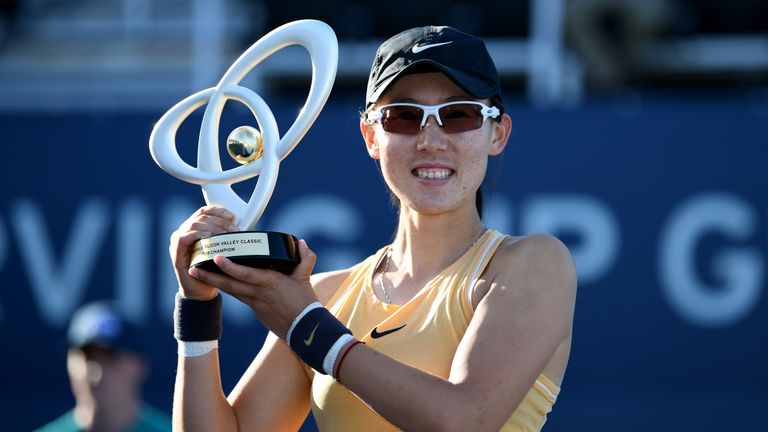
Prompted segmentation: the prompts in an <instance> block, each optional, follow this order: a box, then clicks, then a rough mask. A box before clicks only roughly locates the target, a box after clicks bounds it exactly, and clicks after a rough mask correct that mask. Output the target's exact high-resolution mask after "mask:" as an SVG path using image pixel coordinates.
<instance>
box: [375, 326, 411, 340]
mask: <svg viewBox="0 0 768 432" xmlns="http://www.w3.org/2000/svg"><path fill="white" fill-rule="evenodd" d="M406 325H407V324H403V325H401V326H400V327H395V328H393V329H389V330H384V331H383V332H381V333H379V330H378V327H374V328H373V330H371V337H372V338H374V339H378V338H380V337H382V336H386V335H388V334H390V333H394V332H396V331H398V330H400V329H402V328H403V327H405V326H406Z"/></svg>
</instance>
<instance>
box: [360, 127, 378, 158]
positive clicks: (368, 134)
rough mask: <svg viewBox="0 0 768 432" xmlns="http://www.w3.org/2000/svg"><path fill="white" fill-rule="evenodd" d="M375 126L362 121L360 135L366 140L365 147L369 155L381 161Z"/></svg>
mask: <svg viewBox="0 0 768 432" xmlns="http://www.w3.org/2000/svg"><path fill="white" fill-rule="evenodd" d="M375 128H376V127H375V125H373V124H370V123H368V122H366V121H365V120H360V133H361V134H362V135H363V140H365V147H366V148H367V149H368V155H369V156H370V157H372V158H373V159H379V158H380V155H379V144H378V143H377V142H376V130H375Z"/></svg>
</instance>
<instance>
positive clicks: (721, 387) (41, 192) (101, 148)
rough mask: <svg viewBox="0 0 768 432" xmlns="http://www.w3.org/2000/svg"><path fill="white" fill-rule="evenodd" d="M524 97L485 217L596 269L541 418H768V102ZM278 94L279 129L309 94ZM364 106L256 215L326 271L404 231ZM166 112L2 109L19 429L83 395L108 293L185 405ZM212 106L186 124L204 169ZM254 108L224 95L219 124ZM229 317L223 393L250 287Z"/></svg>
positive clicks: (8, 292)
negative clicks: (302, 241)
mask: <svg viewBox="0 0 768 432" xmlns="http://www.w3.org/2000/svg"><path fill="white" fill-rule="evenodd" d="M508 100H509V102H508V110H509V112H510V114H511V115H512V118H513V122H514V132H513V134H512V138H511V141H510V144H509V146H508V148H507V150H506V152H505V154H504V156H503V158H502V160H500V161H499V160H498V159H497V160H496V162H498V163H497V164H495V165H494V166H493V167H492V169H491V170H490V173H489V182H488V184H487V185H486V189H485V190H486V195H487V196H488V200H487V215H486V222H487V223H488V224H489V225H490V226H492V227H494V228H497V229H501V230H504V231H507V232H511V233H516V234H521V233H526V232H532V231H548V232H552V233H553V234H555V235H557V236H559V237H560V238H561V239H563V240H564V241H565V242H566V244H567V245H568V246H569V248H570V249H571V251H572V252H573V254H574V257H575V258H576V262H577V267H578V269H579V273H580V286H579V294H578V300H577V307H576V318H575V325H574V339H573V340H574V342H573V351H572V357H571V363H570V366H569V369H568V373H567V375H566V379H565V382H564V385H563V391H562V393H561V396H560V398H559V400H558V402H557V404H556V405H555V409H554V411H553V413H552V415H551V416H550V420H549V422H548V424H547V427H546V428H545V430H548V431H565V430H569V431H570V430H622V431H645V430H670V431H671V430H698V431H715V430H717V431H719V430H768V417H766V416H764V415H761V410H762V409H763V408H764V407H765V406H766V402H768V397H766V395H765V392H764V389H765V387H766V384H768V372H766V368H765V365H766V364H768V348H767V347H766V340H768V338H767V337H766V336H768V318H767V316H768V315H767V314H766V306H767V302H766V289H767V288H768V283H767V282H766V280H767V279H766V278H767V277H768V275H766V271H765V267H766V264H767V263H768V258H766V257H767V256H768V230H767V229H766V226H767V225H768V198H767V197H766V190H767V188H766V186H768V174H766V169H765V162H766V160H768V148H767V143H768V132H766V126H765V124H766V121H767V120H768V104H766V103H765V102H764V101H763V102H759V101H755V100H752V99H749V98H747V97H745V96H743V95H741V94H728V95H722V94H717V95H715V94H703V95H702V94H697V95H695V96H692V95H681V94H662V95H645V96H637V97H635V98H632V99H624V100H605V101H599V100H593V101H591V102H587V103H585V104H583V105H581V106H580V107H579V108H578V109H575V110H572V111H548V112H540V111H533V110H530V109H529V108H528V107H527V106H526V105H525V104H524V103H523V102H521V101H517V100H515V98H514V97H509V98H508ZM270 103H271V106H272V108H273V110H274V112H275V114H276V117H277V118H278V122H279V123H280V125H281V131H283V132H284V131H285V130H286V129H287V128H288V127H289V126H290V124H291V123H292V119H293V116H294V115H295V113H296V111H297V109H298V107H299V106H300V105H301V101H294V100H281V101H270ZM359 108H360V107H359V101H358V100H357V99H347V98H346V97H339V96H335V97H332V98H331V101H330V102H329V104H328V105H327V106H326V108H325V110H324V111H323V113H322V114H321V115H320V117H319V119H318V121H317V123H316V124H315V126H313V128H312V129H311V131H310V132H309V133H308V135H307V136H306V137H305V139H304V140H303V142H302V143H301V144H300V145H299V146H298V147H297V149H296V151H294V152H293V153H292V154H291V155H289V156H288V157H287V158H286V159H285V160H284V161H283V163H282V165H281V170H280V175H279V178H278V182H277V187H276V189H275V193H274V195H273V197H272V200H271V201H270V204H269V206H268V207H267V211H266V213H265V215H264V217H263V220H262V222H261V223H260V227H261V228H266V229H277V230H283V231H288V232H291V233H294V234H296V235H298V236H300V237H304V238H306V239H307V240H308V242H309V245H310V247H312V248H313V249H314V250H315V251H316V252H317V253H318V255H319V263H318V267H317V270H328V269H332V268H338V267H340V266H346V265H349V264H352V263H354V262H356V261H357V260H360V259H361V258H363V257H365V256H367V255H368V254H369V253H371V252H373V251H374V250H375V249H377V248H379V247H380V246H382V245H383V244H385V243H386V242H388V239H389V238H390V237H391V234H392V232H393V229H394V226H395V213H394V211H393V210H392V208H391V206H390V205H389V202H388V197H387V194H386V192H385V187H384V184H383V181H382V180H381V179H380V175H379V173H378V171H377V168H376V165H375V164H374V163H373V162H372V161H371V160H370V159H368V157H367V155H366V153H365V149H364V146H363V143H362V140H361V139H360V138H359V133H358V128H357V111H358V109H359ZM161 114H162V113H161V112H144V113H136V114H119V115H118V114H114V115H111V114H103V113H101V114H88V113H81V114H69V113H68V114H64V115H59V114H55V113H51V114H49V115H44V114H34V115H22V114H19V115H15V114H2V115H0V140H2V148H3V150H4V157H3V158H2V161H3V165H4V166H3V169H2V174H0V175H1V176H2V184H3V186H2V188H1V189H0V277H1V278H2V285H1V286H2V288H1V289H0V340H2V341H3V350H2V353H3V354H2V356H1V357H0V365H1V366H2V370H3V371H4V373H3V381H4V382H3V385H2V387H1V390H0V406H3V412H4V420H5V421H4V423H5V426H4V428H3V429H5V430H29V429H31V428H33V427H35V426H39V425H40V424H41V423H43V422H45V421H47V420H49V419H52V418H54V417H55V416H57V415H58V414H60V413H61V412H63V411H64V410H65V409H67V408H68V407H69V406H71V404H72V403H73V400H72V397H71V395H70V393H69V388H68V382H67V378H66V371H65V352H66V346H65V342H64V334H65V330H66V323H67V321H68V319H69V317H70V316H71V313H72V312H73V310H74V309H75V308H76V307H77V306H78V305H80V304H82V303H84V302H86V301H89V300H93V299H102V298H114V299H118V301H120V303H121V304H122V305H123V306H124V307H125V309H126V311H127V312H128V313H130V314H131V316H132V317H133V319H134V320H135V321H136V323H137V324H138V325H139V326H140V328H141V329H142V334H143V336H144V343H145V344H146V347H147V349H148V350H149V357H150V360H151V362H152V365H153V369H152V374H151V376H150V379H149V381H148V383H147V386H146V387H145V396H146V399H147V400H148V401H150V402H151V403H152V404H153V405H155V406H157V407H159V408H162V409H165V410H170V405H171V398H172V387H173V379H174V370H175V361H176V356H175V349H176V344H175V341H174V340H173V338H172V328H171V313H172V301H173V295H174V291H175V289H176V287H175V282H174V279H173V275H172V273H171V269H170V264H169V261H168V258H167V244H168V240H167V239H168V235H169V233H170V232H171V231H172V229H173V228H174V227H175V226H177V225H178V223H179V222H180V221H181V220H182V219H184V218H185V217H186V215H187V214H188V213H190V212H191V211H192V210H194V209H195V208H196V207H198V206H200V205H202V204H203V203H202V195H201V193H200V190H199V188H198V187H197V186H193V185H188V184H185V183H182V182H180V181H179V180H176V179H174V178H172V177H170V176H169V175H168V174H166V173H164V172H163V171H162V170H160V168H158V167H157V166H156V165H155V164H154V162H153V161H152V159H151V158H150V156H149V152H148V147H147V139H148V137H149V133H150V131H151V129H152V126H153V123H154V122H155V121H156V120H157V119H158V118H159V117H160V115H161ZM200 117H201V115H200V113H196V115H194V116H193V117H192V118H190V119H189V120H188V121H187V122H186V123H185V125H184V126H183V127H182V129H181V130H180V132H179V136H178V143H179V148H180V152H181V153H182V155H183V156H184V157H185V158H186V159H187V160H188V161H190V162H193V161H194V157H195V156H194V155H195V152H196V141H197V133H198V127H199V121H200ZM248 122H252V120H251V119H250V118H249V117H248V116H247V115H246V113H245V112H244V110H242V109H240V108H239V107H235V106H232V107H229V106H228V109H227V110H226V112H225V116H224V121H223V125H222V130H221V134H222V136H223V137H224V136H226V134H227V133H228V132H229V131H230V130H231V129H233V128H234V127H236V126H238V125H240V124H244V123H248ZM222 152H223V150H222ZM224 157H226V154H225V153H223V156H222V158H224ZM228 163H229V162H226V161H225V164H228ZM230 166H231V165H230ZM252 185H253V183H251V184H245V185H242V187H240V188H239V190H240V191H241V192H244V193H248V194H249V193H250V190H252ZM230 300H231V299H230ZM225 315H226V317H225V333H224V337H223V339H222V341H221V357H222V368H223V374H224V376H223V379H224V385H225V391H228V390H229V389H231V388H232V386H233V385H234V384H235V382H236V380H237V378H238V377H239V376H240V374H241V373H242V372H243V371H244V370H245V368H246V366H247V365H248V363H249V362H250V360H251V359H252V357H253V356H254V355H255V353H256V352H257V351H258V349H259V348H260V346H261V342H262V340H263V336H264V331H263V328H262V327H261V326H260V324H258V322H257V321H256V320H255V318H253V316H252V315H251V313H250V311H248V310H247V309H245V308H244V307H242V306H240V305H238V304H237V303H236V302H234V301H229V302H228V303H227V304H226V305H225Z"/></svg>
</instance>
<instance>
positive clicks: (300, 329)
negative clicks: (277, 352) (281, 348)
mask: <svg viewBox="0 0 768 432" xmlns="http://www.w3.org/2000/svg"><path fill="white" fill-rule="evenodd" d="M345 334H352V332H351V331H349V329H348V328H346V327H345V326H344V324H342V323H341V322H340V321H339V320H337V319H336V317H335V316H333V315H332V314H331V313H330V312H329V311H328V309H326V308H322V307H319V308H315V309H312V310H311V311H309V312H308V313H307V314H306V315H304V316H303V317H302V318H301V319H300V320H299V322H298V323H296V327H295V328H294V329H293V332H292V333H291V340H289V341H288V345H290V346H291V349H292V350H293V352H295V353H296V355H298V356H299V358H300V359H301V360H302V361H303V362H304V363H306V364H308V365H309V366H311V367H312V369H314V370H316V371H317V372H319V373H321V374H323V375H327V373H326V372H325V370H324V369H323V360H325V356H326V355H328V351H330V350H331V347H333V344H335V343H336V341H337V340H339V338H340V337H341V336H343V335H345Z"/></svg>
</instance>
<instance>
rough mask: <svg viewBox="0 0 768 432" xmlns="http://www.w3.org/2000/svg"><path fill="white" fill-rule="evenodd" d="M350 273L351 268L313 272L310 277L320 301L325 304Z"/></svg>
mask: <svg viewBox="0 0 768 432" xmlns="http://www.w3.org/2000/svg"><path fill="white" fill-rule="evenodd" d="M351 273H352V268H348V269H344V270H334V271H329V272H323V273H316V274H313V275H312V277H311V278H310V282H311V283H312V287H313V288H314V289H315V294H317V298H318V300H320V303H322V304H326V303H328V300H330V299H331V297H333V294H334V293H335V292H336V290H338V289H339V287H340V286H341V284H342V283H344V281H345V280H346V279H347V278H348V277H349V275H350V274H351Z"/></svg>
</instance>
